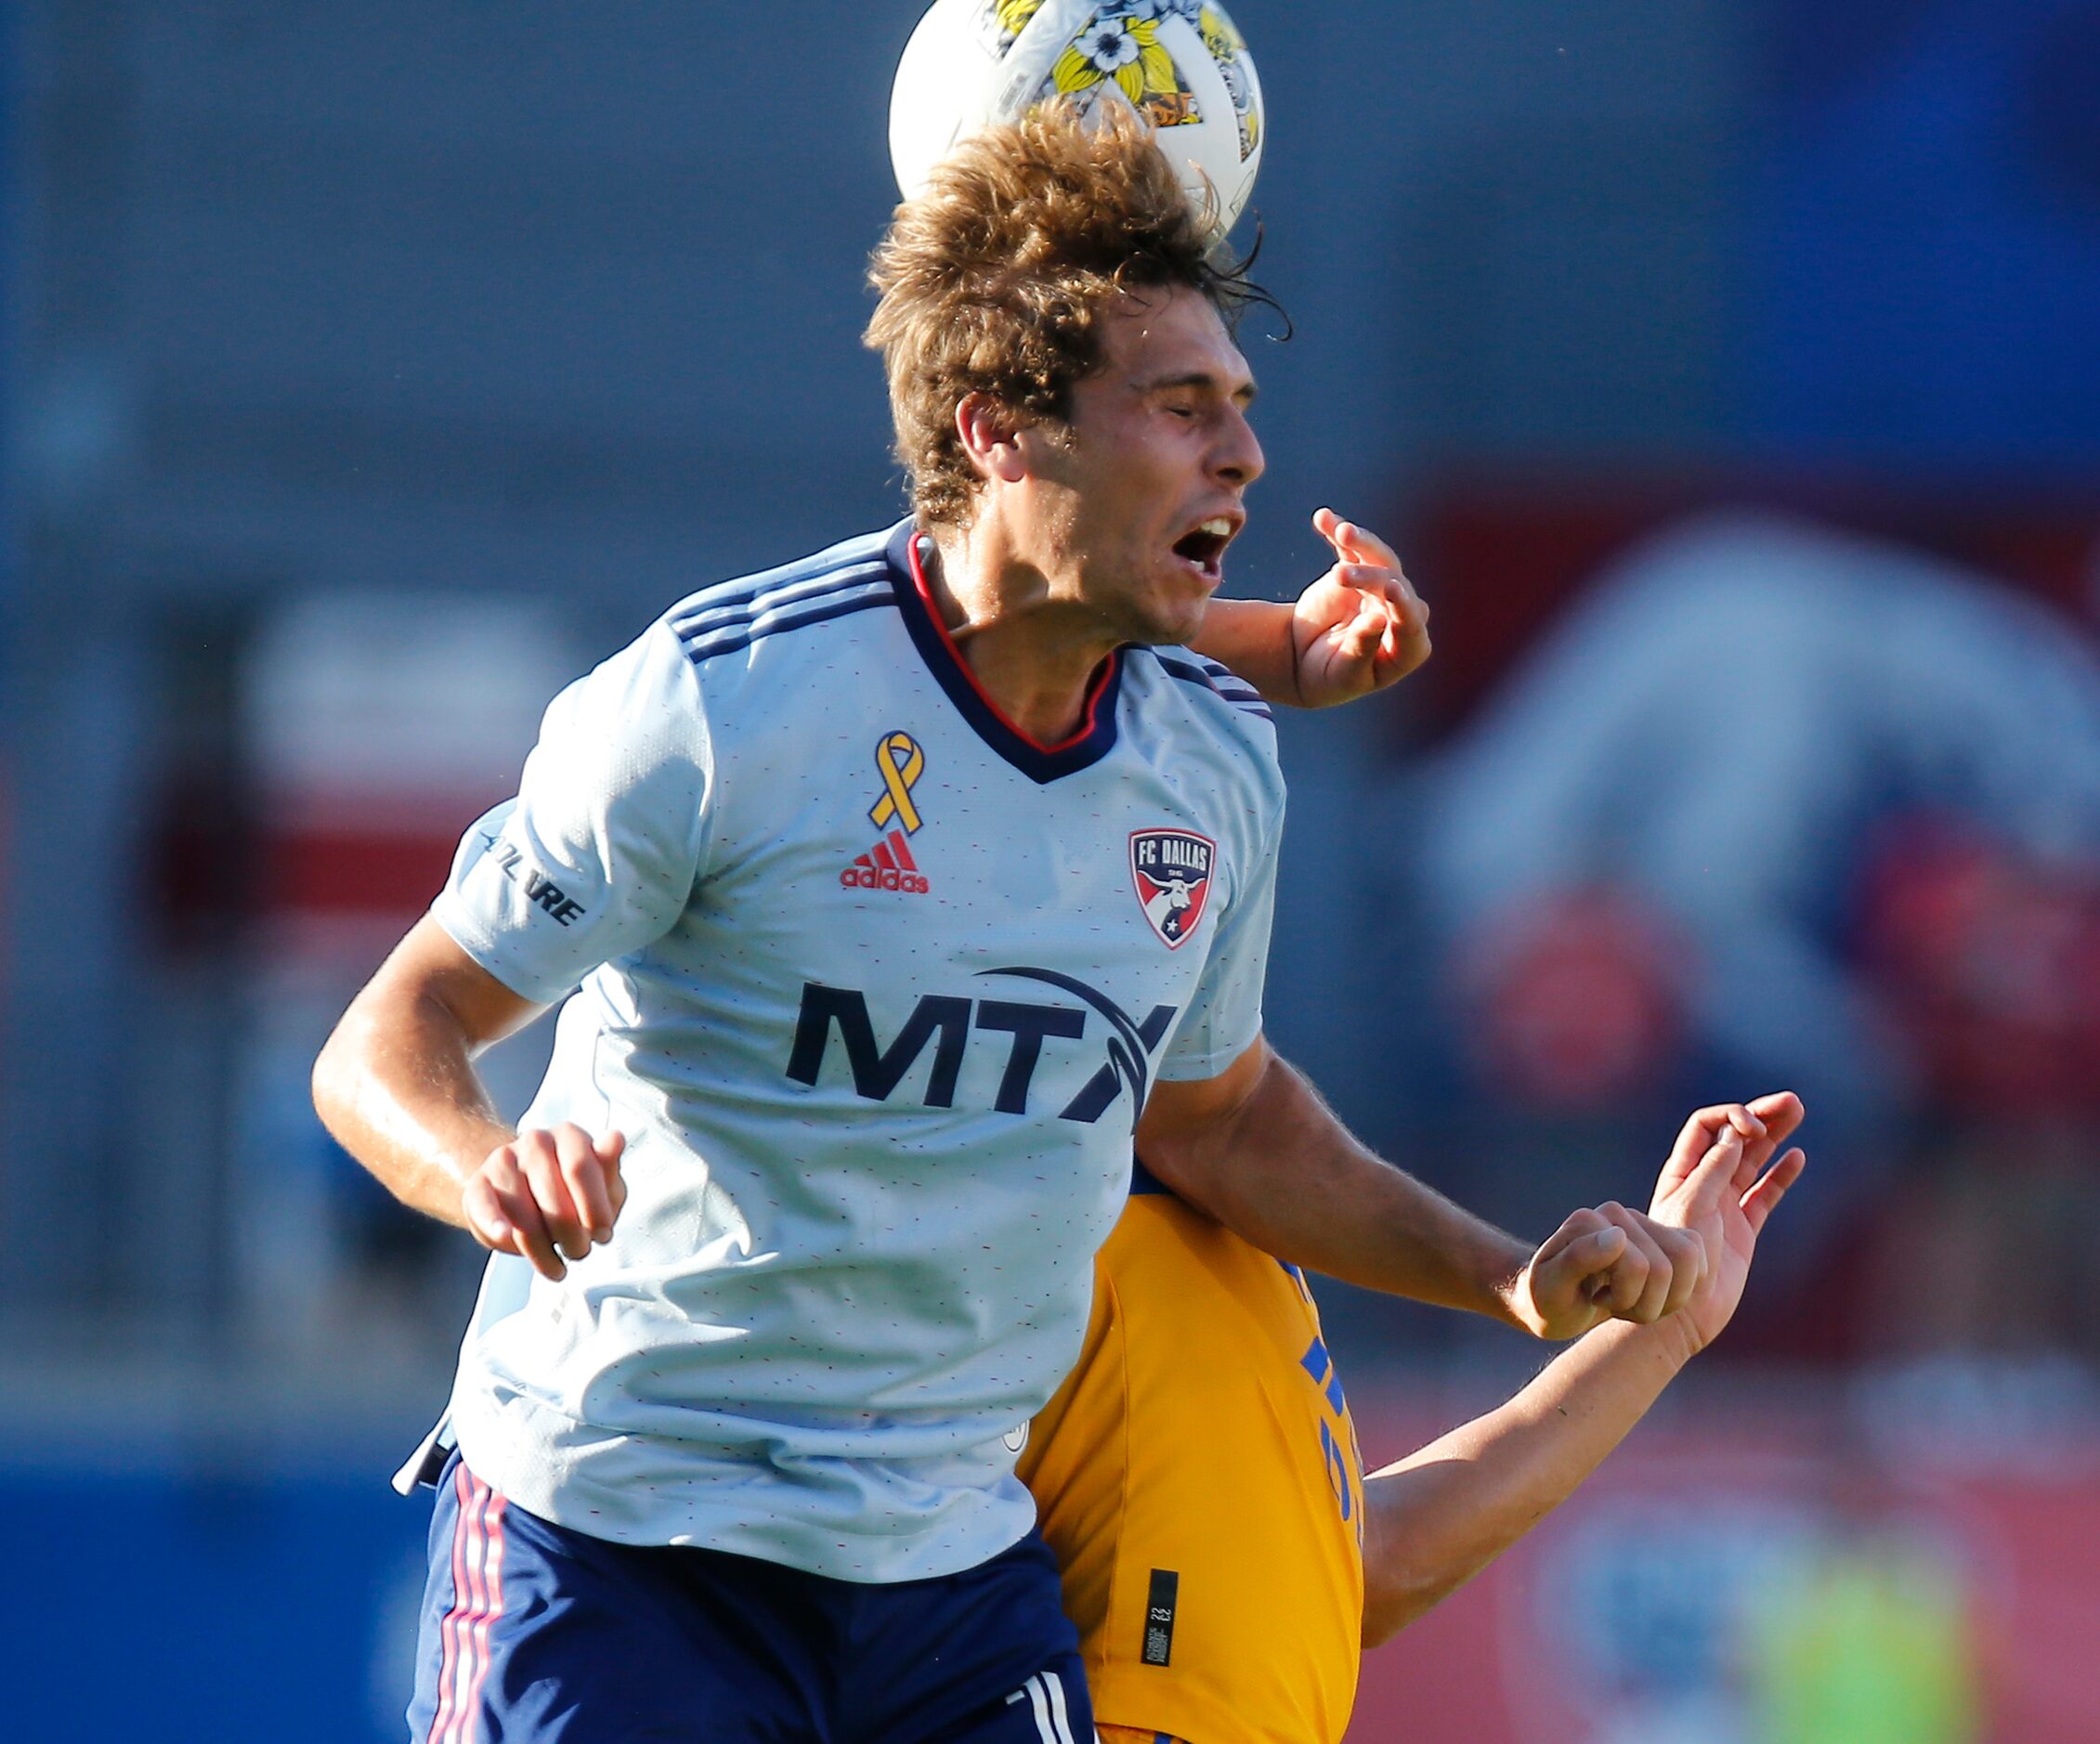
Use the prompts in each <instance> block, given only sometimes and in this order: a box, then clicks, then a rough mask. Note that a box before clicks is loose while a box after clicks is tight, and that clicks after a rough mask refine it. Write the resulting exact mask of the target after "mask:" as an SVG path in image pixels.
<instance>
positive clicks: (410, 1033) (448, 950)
mask: <svg viewBox="0 0 2100 1744" xmlns="http://www.w3.org/2000/svg"><path fill="white" fill-rule="evenodd" d="M542 1009H544V1008H543V1007H541V1006H538V1005H535V1004H533V1003H532V1002H531V1001H530V1000H528V999H526V998H524V997H522V996H519V995H518V994H515V993H514V992H512V991H511V989H510V988H508V987H506V986H504V985H503V983H502V982H500V981H498V980H497V979H496V977H495V976H493V975H491V974H490V973H489V971H488V970H485V969H483V968H482V967H481V965H480V964H478V963H476V961H475V960H474V959H473V958H472V957H469V956H468V955H467V954H466V953H465V952H464V951H463V950H462V949H461V948H460V947H459V945H458V944H455V943H454V942H453V940H452V938H451V936H450V934H449V933H448V932H446V931H445V930H444V928H442V927H441V926H439V925H438V924H437V921H435V920H433V919H431V918H429V917H427V916H425V917H424V918H423V919H422V920H420V921H418V922H417V923H416V925H415V927H414V928H413V929H412V930H411V931H410V933H409V935H408V937H406V938H405V939H403V940H402V941H401V943H400V944H398V945H397V946H396V947H395V949H394V952H393V955H392V956H390V957H387V959H386V961H385V963H383V964H382V965H381V966H380V968H379V970H378V972H377V973H376V974H374V975H373V976H372V980H371V981H370V982H369V983H367V984H366V986H365V987H364V989H363V991H362V992H360V993H359V995H358V996H357V997H356V998H355V999H354V1000H352V1001H351V1003H350V1008H349V1009H348V1010H347V1011H346V1012H345V1013H344V1014H343V1018H342V1021H341V1022H339V1023H337V1024H336V1026H335V1031H334V1034H333V1035H330V1037H329V1038H328V1042H327V1045H326V1046H325V1047H323V1048H322V1049H321V1051H320V1058H319V1059H318V1060H317V1061H315V1062H314V1075H313V1093H314V1107H315V1109H316V1111H317V1112H318V1113H320V1118H321V1123H322V1125H324V1126H326V1127H327V1128H328V1130H329V1131H330V1132H331V1133H333V1135H334V1137H335V1139H336V1140H337V1141H338V1142H339V1143H340V1144H341V1145H342V1146H343V1148H344V1149H345V1150H346V1151H347V1152H349V1153H350V1154H351V1155H352V1156H354V1157H356V1158H357V1159H358V1161H359V1163H362V1164H363V1165H365V1167H366V1168H368V1169H370V1170H371V1171H372V1174H373V1175H374V1176H376V1177H377V1178H378V1179H379V1181H380V1184H381V1185H382V1186H384V1187H385V1189H386V1190H387V1191H389V1192H391V1193H392V1194H393V1195H394V1196H395V1198H397V1199H398V1200H399V1201H400V1202H401V1203H402V1204H405V1205H408V1206H410V1207H411V1208H412V1209H414V1210H417V1211H421V1212H423V1213H424V1214H425V1215H426V1216H429V1217H437V1218H438V1219H439V1220H441V1221H442V1222H446V1223H450V1224H452V1225H454V1226H455V1227H457V1228H459V1229H463V1230H466V1231H468V1233H470V1234H471V1235H472V1236H473V1237H474V1238H475V1240H476V1241H477V1242H479V1243H481V1244H482V1245H483V1246H484V1247H487V1248H489V1249H492V1250H493V1251H495V1252H497V1253H504V1254H519V1255H522V1256H524V1257H525V1258H527V1259H528V1260H530V1261H531V1262H532V1265H533V1267H534V1269H536V1270H538V1271H539V1272H541V1274H542V1275H543V1276H545V1277H548V1278H559V1277H561V1276H562V1275H563V1273H564V1272H565V1270H566V1269H567V1268H566V1267H565V1266H564V1264H563V1256H564V1255H566V1256H567V1257H568V1258H570V1259H581V1258H582V1257H583V1256H584V1255H585V1254H587V1253H589V1252H590V1250H591V1245H592V1243H593V1242H603V1241H606V1240H608V1239H609V1238H610V1236H611V1234H612V1226H613V1220H614V1219H615V1218H616V1217H618V1216H619V1215H620V1206H621V1205H622V1204H624V1203H625V1202H626V1198H627V1189H626V1186H625V1184H624V1183H623V1182H622V1181H621V1179H620V1151H621V1148H622V1146H623V1145H624V1143H625V1140H624V1139H622V1137H621V1136H620V1134H619V1133H617V1132H616V1133H608V1134H605V1135H603V1136H601V1137H599V1138H597V1139H593V1138H592V1136H591V1135H589V1134H587V1133H585V1132H584V1131H582V1130H581V1128H580V1127H577V1126H559V1127H556V1128H554V1129H553V1130H552V1131H532V1132H525V1133H518V1132H514V1131H513V1130H512V1129H511V1128H510V1127H509V1126H506V1125H505V1124H504V1123H503V1121H502V1119H501V1118H500V1117H499V1116H498V1115H497V1113H496V1110H495V1105H494V1104H493V1103H492V1102H491V1101H490V1100H489V1092H488V1089H487V1087H485V1086H484V1085H483V1083H482V1082H481V1078H480V1074H478V1073H476V1071H475V1069H474V1060H475V1056H476V1054H478V1053H480V1052H481V1050H482V1049H483V1048H487V1047H489V1045H490V1044H491V1043H493V1042H498V1041H501V1040H502V1038H503V1037H504V1036H506V1035H511V1034H513V1033H514V1032H515V1031H517V1030H519V1029H521V1028H523V1027H524V1026H525V1025H526V1024H527V1023H528V1022H531V1020H532V1019H533V1018H535V1017H537V1016H538V1015H539V1014H540V1012H541V1010H542Z"/></svg>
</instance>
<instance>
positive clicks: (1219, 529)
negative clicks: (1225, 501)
mask: <svg viewBox="0 0 2100 1744" xmlns="http://www.w3.org/2000/svg"><path fill="white" fill-rule="evenodd" d="M1196 531H1197V532H1199V533H1215V534H1216V535H1217V536H1218V537H1219V538H1220V539H1230V538H1232V536H1233V524H1232V522H1230V521H1228V520H1227V519H1226V518H1225V517H1224V516H1223V515H1222V514H1216V515H1213V516H1211V518H1210V519H1209V520H1207V521H1206V522H1205V523H1204V524H1203V525H1202V526H1201V527H1197V528H1196Z"/></svg>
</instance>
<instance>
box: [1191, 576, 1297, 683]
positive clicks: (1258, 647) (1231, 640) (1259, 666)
mask: <svg viewBox="0 0 2100 1744" xmlns="http://www.w3.org/2000/svg"><path fill="white" fill-rule="evenodd" d="M1291 617H1292V609H1291V607H1290V606H1288V605H1278V604H1277V603H1276V602H1275V601H1273V600H1225V599H1214V600H1212V601H1211V602H1210V604H1209V605H1208V606H1207V607H1206V608H1205V611H1204V615H1203V629H1202V630H1201V631H1198V632H1197V634H1196V635H1195V636H1193V638H1191V640H1190V643H1189V645H1190V646H1191V647H1192V648H1193V649H1194V650H1195V651H1196V652H1197V653H1198V654H1202V655H1207V656H1208V657H1210V658H1211V659H1213V660H1217V661H1220V662H1221V663H1222V664H1224V665H1226V666H1229V667H1231V668H1232V669H1233V671H1235V672H1237V673H1238V674H1239V675H1240V677H1242V678H1244V679H1246V682H1247V683H1250V684H1252V685H1253V686H1254V687H1255V689H1257V690H1258V691H1259V692H1260V693H1261V699H1262V700H1263V701H1264V702H1269V703H1282V704H1285V705H1287V706H1289V707H1292V708H1301V707H1303V706H1304V701H1305V698H1304V696H1303V693H1302V692H1301V691H1300V689H1299V687H1298V650H1297V648H1296V646H1295V645H1294V644H1293V642H1292V639H1291Z"/></svg>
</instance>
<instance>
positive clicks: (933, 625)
mask: <svg viewBox="0 0 2100 1744" xmlns="http://www.w3.org/2000/svg"><path fill="white" fill-rule="evenodd" d="M919 538H920V534H919V529H918V527H917V525H916V524H915V523H913V522H910V521H906V522H903V523H901V524H900V525H899V526H898V527H896V528H895V529H894V530H893V532H892V533H891V535H890V539H889V543H888V545H887V547H886V554H887V556H888V558H889V561H890V579H891V581H892V583H893V585H894V587H895V588H896V592H897V610H898V611H899V612H900V613H901V614H902V615H903V618H904V625H905V628H906V629H907V631H910V632H911V640H912V643H913V644H914V645H915V646H916V647H917V648H918V650H919V657H920V659H922V660H924V661H925V662H926V670H928V671H930V672H931V673H933V677H934V679H935V680H936V681H937V682H938V683H939V684H940V686H941V688H942V689H943V690H944V691H946V693H947V696H948V700H949V701H950V702H952V703H953V704H955V706H956V709H957V711H958V712H959V713H960V714H961V716H962V718H963V719H964V720H965V721H967V722H970V724H971V726H972V727H973V728H974V729H975V730H976V733H977V736H978V737H979V738H981V739H983V740H984V741H985V744H986V745H988V746H990V747H991V748H992V749H993V750H995V751H997V752H998V754H999V755H1000V756H1001V757H1003V758H1005V759H1006V761H1008V762H1010V763H1011V764H1012V765H1013V766H1014V767H1015V768H1016V769H1018V770H1019V771H1020V772H1021V773H1022V774H1024V775H1026V776H1027V777H1028V778H1029V779H1030V780H1031V781H1035V782H1037V783H1043V782H1050V781H1055V780H1056V779H1057V778H1058V777H1059V776H1060V775H1069V774H1075V773H1076V772H1077V771H1078V770H1081V769H1085V768H1088V767H1089V766H1090V765H1092V764H1094V763H1098V762H1099V761H1101V760H1102V758H1103V757H1106V756H1107V755H1108V753H1109V752H1110V751H1111V750H1112V749H1113V748H1115V707H1116V699H1117V697H1118V696H1120V695H1121V694H1122V689H1123V655H1122V651H1121V650H1120V649H1118V650H1116V651H1115V653H1113V654H1111V655H1110V656H1109V657H1108V658H1107V660H1105V661H1104V662H1103V663H1102V670H1101V671H1100V672H1099V673H1098V674H1097V675H1096V676H1095V678H1094V682H1093V685H1092V687H1091V689H1090V690H1089V692H1088V696H1087V712H1086V714H1085V716H1084V717H1083V718H1082V719H1081V721H1080V722H1079V730H1078V731H1077V732H1076V733H1075V734H1073V735H1072V736H1071V737H1070V738H1067V739H1063V740H1060V741H1059V742H1058V743H1057V744H1055V745H1043V744H1040V743H1038V742H1037V740H1035V739H1032V738H1030V737H1029V736H1028V735H1027V734H1025V733H1024V732H1022V730H1021V729H1020V728H1019V727H1017V726H1015V725H1014V724H1013V722H1011V721H1009V720H1008V719H1007V718H1006V716H1005V715H1003V714H1001V713H1000V712H999V709H998V705H997V704H996V703H994V702H993V701H992V699H991V698H990V697H989V696H985V693H984V691H983V690H981V689H980V688H979V687H978V684H977V680H976V678H975V677H974V676H973V675H972V672H971V670H970V668H969V667H968V666H966V665H964V664H963V659H962V656H961V655H960V654H959V653H958V652H957V651H956V645H955V642H954V640H953V639H952V638H951V637H950V636H949V634H948V632H947V629H946V625H944V624H943V623H942V622H941V618H940V613H939V610H938V608H937V607H936V606H935V605H934V604H933V593H932V592H931V591H930V590H929V589H928V587H927V585H926V573H925V570H924V568H923V566H921V564H920V557H919V549H918V540H919Z"/></svg>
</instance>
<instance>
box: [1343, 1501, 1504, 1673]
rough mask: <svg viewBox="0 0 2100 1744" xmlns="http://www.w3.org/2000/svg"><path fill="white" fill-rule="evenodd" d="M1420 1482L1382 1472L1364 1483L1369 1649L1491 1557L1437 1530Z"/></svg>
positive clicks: (1366, 1642)
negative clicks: (1419, 1486) (1420, 1489)
mask: <svg viewBox="0 0 2100 1744" xmlns="http://www.w3.org/2000/svg"><path fill="white" fill-rule="evenodd" d="M1419 1482H1420V1477H1419V1474H1417V1473H1413V1472H1381V1473H1376V1474H1374V1475H1373V1476H1372V1477H1370V1478H1369V1479H1367V1480H1366V1481H1365V1483H1364V1486H1363V1501H1364V1506H1365V1512H1364V1522H1363V1523H1364V1532H1363V1646H1365V1647H1366V1648H1370V1647H1376V1646H1384V1645H1385V1644H1386V1643H1387V1642H1389V1641H1390V1640H1391V1639H1392V1638H1393V1636H1395V1635H1397V1634H1398V1633H1400V1632H1401V1631H1402V1629H1404V1628H1406V1627H1407V1625H1408V1624H1409V1623H1411V1622H1413V1621H1414V1620H1415V1619H1416V1618H1417V1617H1419V1616H1421V1615H1422V1613H1423V1612H1424V1611H1427V1610H1429V1609H1430V1608H1432V1607H1435V1606H1436V1605H1438V1604H1440V1603H1441V1601H1442V1600H1443V1599H1445V1598H1446V1597H1448V1596H1449V1595H1450V1594H1453V1593H1454V1592H1455V1591H1457V1589H1458V1588H1460V1587H1462V1586H1464V1585H1465V1584H1466V1582H1467V1581H1468V1580H1470V1579H1471V1578H1472V1577H1473V1576H1474V1575H1475V1574H1477V1573H1478V1572H1479V1571H1480V1568H1482V1567H1483V1566H1484V1564H1485V1563H1486V1562H1487V1561H1488V1560H1490V1558H1489V1557H1484V1556H1480V1555H1478V1554H1477V1550H1478V1547H1477V1546H1474V1545H1469V1544H1467V1543H1466V1542H1464V1541H1463V1540H1457V1539H1454V1538H1453V1537H1452V1536H1451V1535H1450V1534H1449V1533H1448V1531H1446V1532H1442V1533H1440V1532H1439V1530H1438V1525H1439V1524H1440V1523H1439V1522H1437V1521H1436V1520H1435V1519H1434V1517H1433V1516H1430V1515H1429V1514H1428V1511H1427V1509H1426V1507H1425V1505H1424V1503H1426V1502H1428V1500H1429V1498H1428V1497H1425V1496H1423V1495H1422V1494H1421V1492H1420V1491H1419V1490H1418V1488H1417V1486H1418V1484H1419Z"/></svg>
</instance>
